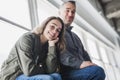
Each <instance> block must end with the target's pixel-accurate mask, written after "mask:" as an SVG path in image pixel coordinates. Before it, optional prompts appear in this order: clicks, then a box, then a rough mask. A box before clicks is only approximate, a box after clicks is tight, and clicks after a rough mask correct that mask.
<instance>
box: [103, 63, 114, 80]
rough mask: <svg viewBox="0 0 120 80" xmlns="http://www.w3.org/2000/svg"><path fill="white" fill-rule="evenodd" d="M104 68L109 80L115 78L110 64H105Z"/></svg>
mask: <svg viewBox="0 0 120 80" xmlns="http://www.w3.org/2000/svg"><path fill="white" fill-rule="evenodd" d="M105 68H106V72H107V77H108V78H109V80H116V78H115V73H114V71H113V68H112V66H111V65H107V64H106V65H105Z"/></svg>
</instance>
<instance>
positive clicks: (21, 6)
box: [0, 0, 31, 29]
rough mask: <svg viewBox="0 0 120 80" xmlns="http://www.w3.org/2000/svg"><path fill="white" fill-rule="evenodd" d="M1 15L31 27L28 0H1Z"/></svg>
mask: <svg viewBox="0 0 120 80" xmlns="http://www.w3.org/2000/svg"><path fill="white" fill-rule="evenodd" d="M0 16H2V17H4V18H6V19H8V20H10V21H13V22H15V23H17V24H20V25H22V26H25V27H26V28H29V29H31V25H30V16H29V8H28V2H27V0H0Z"/></svg>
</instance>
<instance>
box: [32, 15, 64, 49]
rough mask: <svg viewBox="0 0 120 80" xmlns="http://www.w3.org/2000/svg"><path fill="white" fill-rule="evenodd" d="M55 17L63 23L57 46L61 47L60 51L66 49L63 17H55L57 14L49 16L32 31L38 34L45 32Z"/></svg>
mask: <svg viewBox="0 0 120 80" xmlns="http://www.w3.org/2000/svg"><path fill="white" fill-rule="evenodd" d="M53 19H56V20H58V21H60V23H61V24H62V29H61V32H60V34H59V36H58V37H59V41H58V42H57V43H56V46H57V48H58V49H59V51H63V50H65V40H64V23H63V21H62V19H61V18H59V17H55V16H51V17H48V18H47V19H46V20H44V21H43V23H42V24H41V25H40V26H37V27H35V28H34V29H33V30H32V32H33V33H35V34H37V35H41V34H43V32H44V30H45V28H46V25H47V24H48V23H49V22H50V21H51V20H53Z"/></svg>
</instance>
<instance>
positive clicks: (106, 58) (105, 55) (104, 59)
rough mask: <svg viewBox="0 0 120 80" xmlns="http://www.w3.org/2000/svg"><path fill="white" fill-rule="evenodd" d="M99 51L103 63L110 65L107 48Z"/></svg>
mask: <svg viewBox="0 0 120 80" xmlns="http://www.w3.org/2000/svg"><path fill="white" fill-rule="evenodd" d="M99 49H100V54H101V57H102V60H103V62H104V63H109V61H108V57H107V53H106V51H105V48H104V47H101V46H100V47H99Z"/></svg>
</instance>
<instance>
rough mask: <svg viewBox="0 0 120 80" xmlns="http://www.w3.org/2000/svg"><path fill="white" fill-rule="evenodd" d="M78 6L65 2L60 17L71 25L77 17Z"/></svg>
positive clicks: (66, 23)
mask: <svg viewBox="0 0 120 80" xmlns="http://www.w3.org/2000/svg"><path fill="white" fill-rule="evenodd" d="M75 11H76V6H75V5H73V4H72V3H70V2H68V3H66V4H64V5H63V6H62V7H61V9H60V12H59V15H60V17H61V18H62V20H63V21H64V24H65V25H70V24H71V23H72V22H73V20H74V17H75Z"/></svg>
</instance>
